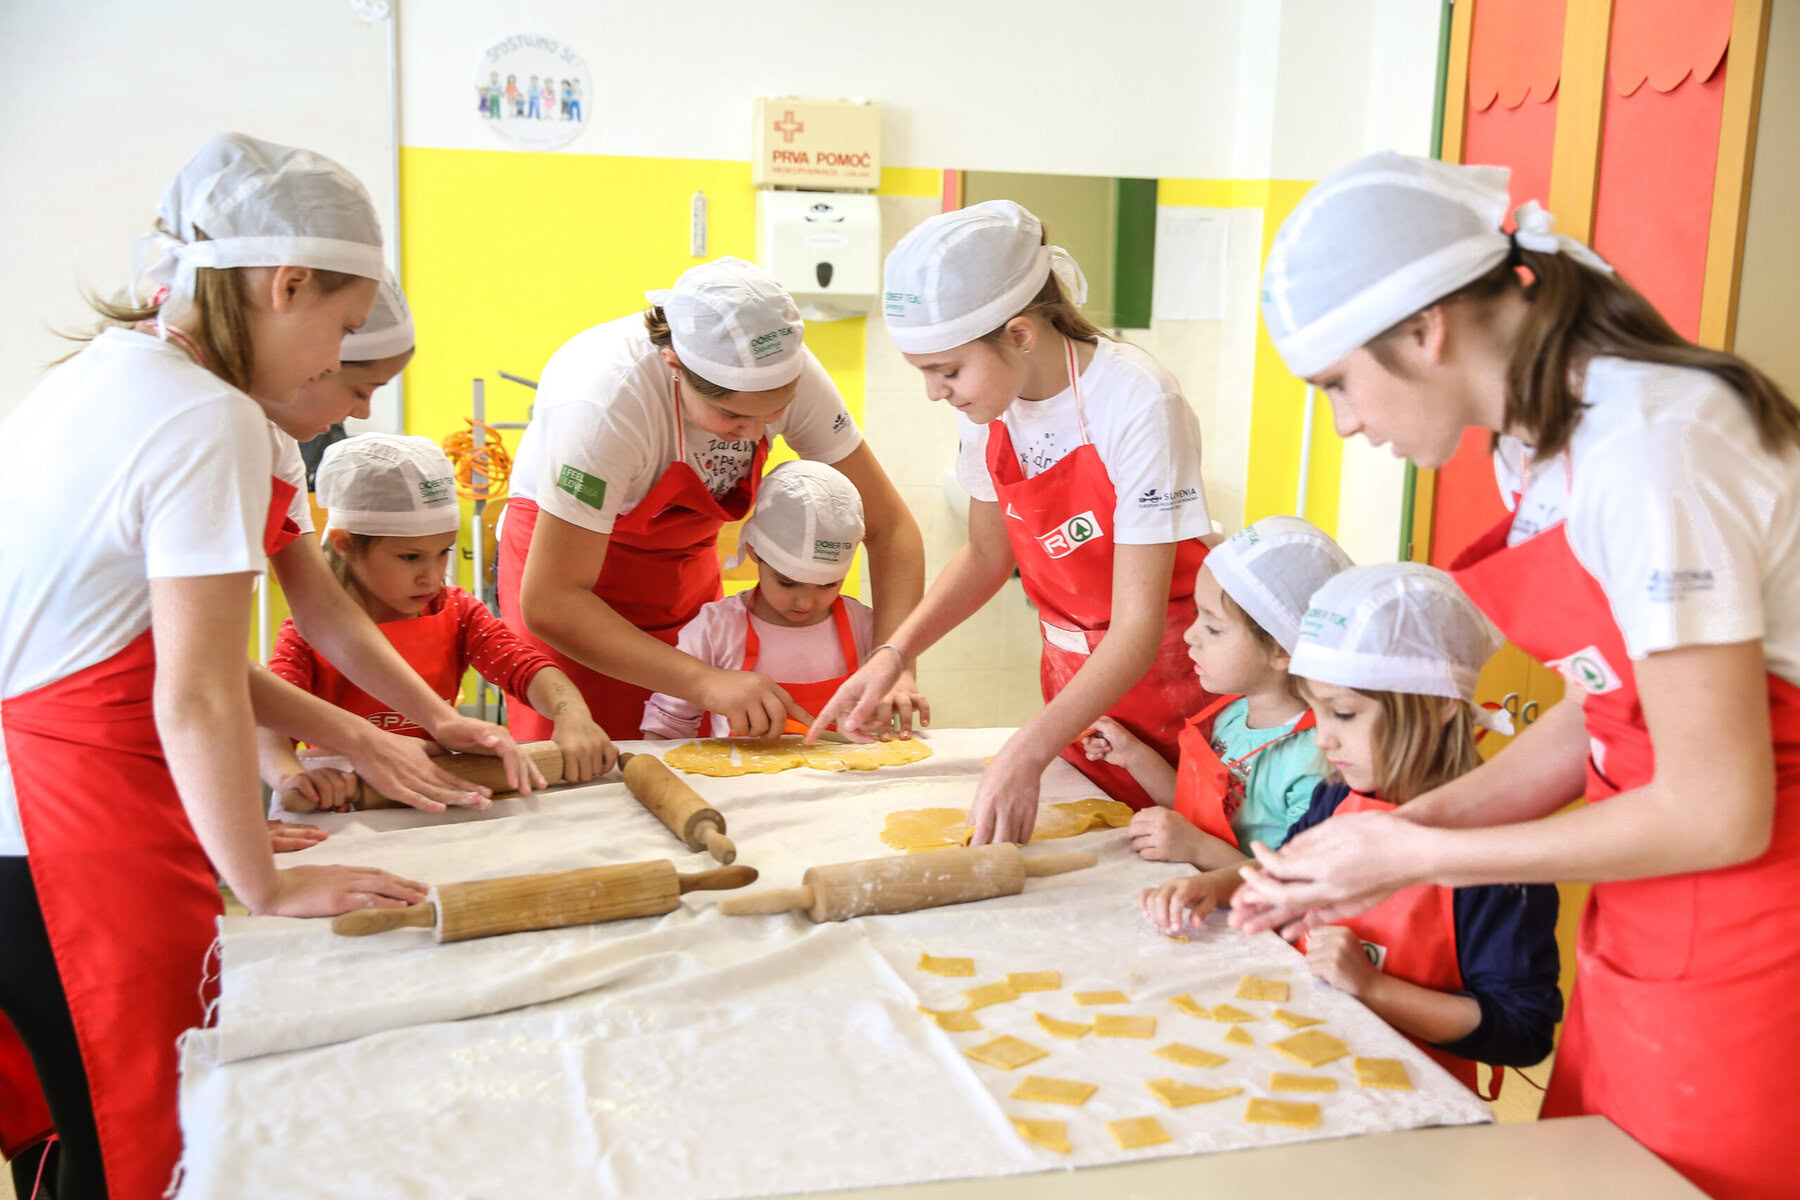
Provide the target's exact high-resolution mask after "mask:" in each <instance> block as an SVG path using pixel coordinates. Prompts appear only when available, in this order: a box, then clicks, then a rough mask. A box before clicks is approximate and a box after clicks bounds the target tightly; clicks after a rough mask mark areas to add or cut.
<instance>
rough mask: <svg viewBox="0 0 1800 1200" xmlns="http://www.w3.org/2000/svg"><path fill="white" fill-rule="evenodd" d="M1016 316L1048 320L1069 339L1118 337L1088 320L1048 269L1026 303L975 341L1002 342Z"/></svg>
mask: <svg viewBox="0 0 1800 1200" xmlns="http://www.w3.org/2000/svg"><path fill="white" fill-rule="evenodd" d="M1038 244H1039V245H1044V246H1047V245H1049V244H1050V233H1049V231H1048V230H1045V231H1043V232H1042V233H1041V234H1040V235H1039V239H1038ZM1020 317H1038V318H1040V319H1041V320H1044V321H1046V322H1048V323H1049V325H1050V327H1051V328H1052V329H1054V330H1056V332H1058V333H1060V334H1062V335H1063V336H1064V337H1066V338H1068V339H1069V340H1070V341H1075V342H1098V341H1099V340H1100V339H1101V338H1105V339H1106V340H1107V341H1109V342H1111V341H1116V340H1118V339H1116V338H1114V337H1113V336H1112V335H1111V334H1110V333H1108V332H1106V330H1104V329H1102V328H1100V327H1099V326H1098V325H1096V324H1094V323H1093V322H1092V321H1090V320H1088V317H1087V314H1086V313H1084V312H1082V311H1081V309H1080V308H1079V307H1078V306H1077V305H1076V303H1075V302H1074V301H1073V300H1071V299H1069V296H1068V294H1067V293H1066V292H1064V291H1063V290H1062V281H1061V280H1059V279H1057V277H1056V272H1055V271H1051V272H1050V275H1049V277H1048V278H1047V279H1045V280H1044V286H1043V287H1041V288H1039V289H1038V291H1037V295H1035V296H1033V297H1032V298H1031V302H1030V303H1029V304H1027V305H1026V306H1025V307H1024V308H1022V309H1020V310H1019V311H1018V312H1016V313H1014V314H1013V315H1012V316H1010V317H1008V318H1007V319H1006V320H1004V321H1002V322H1001V323H1000V324H999V326H998V327H996V328H994V329H991V330H989V331H988V332H987V333H984V334H982V335H981V337H979V338H977V339H976V340H977V341H981V342H987V343H989V344H991V345H995V346H998V345H1000V344H1002V340H1003V339H1004V338H1005V336H1006V327H1007V326H1008V325H1010V324H1012V323H1013V322H1014V321H1016V320H1018V319H1019V318H1020Z"/></svg>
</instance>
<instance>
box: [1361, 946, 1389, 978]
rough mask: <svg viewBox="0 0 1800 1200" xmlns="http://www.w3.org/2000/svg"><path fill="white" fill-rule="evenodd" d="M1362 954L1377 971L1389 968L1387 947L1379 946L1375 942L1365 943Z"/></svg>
mask: <svg viewBox="0 0 1800 1200" xmlns="http://www.w3.org/2000/svg"><path fill="white" fill-rule="evenodd" d="M1357 940H1358V941H1361V940H1362V939H1360V938H1358V939H1357ZM1362 952H1363V957H1364V958H1366V959H1368V960H1369V965H1370V966H1371V967H1374V968H1375V969H1376V970H1377V971H1379V970H1381V969H1382V968H1384V967H1386V966H1387V947H1386V946H1382V945H1379V944H1377V943H1375V942H1363V944H1362Z"/></svg>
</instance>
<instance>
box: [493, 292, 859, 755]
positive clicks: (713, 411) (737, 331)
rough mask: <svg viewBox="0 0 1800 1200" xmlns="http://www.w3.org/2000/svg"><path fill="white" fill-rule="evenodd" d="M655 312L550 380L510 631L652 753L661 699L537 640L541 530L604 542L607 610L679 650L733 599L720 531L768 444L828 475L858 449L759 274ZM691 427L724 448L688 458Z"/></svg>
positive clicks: (595, 345)
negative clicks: (687, 634) (530, 612)
mask: <svg viewBox="0 0 1800 1200" xmlns="http://www.w3.org/2000/svg"><path fill="white" fill-rule="evenodd" d="M645 299H647V300H648V301H649V302H650V304H651V305H652V307H651V309H650V310H649V311H648V312H646V313H643V314H639V315H638V316H634V317H625V318H621V319H619V320H616V321H609V322H607V323H605V324H603V325H598V326H595V327H594V328H592V329H589V330H586V331H584V332H582V333H580V334H577V335H576V336H575V337H574V338H571V339H570V340H569V341H568V342H567V343H565V344H564V345H563V346H562V348H561V349H559V350H558V351H557V352H556V354H555V355H554V356H552V358H551V360H550V362H549V363H548V364H547V365H546V366H545V368H544V371H543V377H542V378H541V379H540V380H539V385H538V394H537V407H536V409H535V411H534V414H533V417H532V423H531V426H530V428H528V429H527V430H526V431H525V435H524V437H523V438H522V439H521V441H520V444H519V458H518V464H517V471H516V474H517V476H518V486H516V487H515V489H514V499H513V500H512V501H511V503H510V504H509V505H508V509H507V512H506V515H505V521H504V523H503V526H502V531H501V535H500V556H499V582H500V612H501V616H502V617H503V618H504V619H505V620H506V622H507V624H509V625H511V626H512V627H513V628H514V629H515V630H517V631H518V632H519V633H521V634H523V635H525V636H526V637H527V638H529V639H530V640H531V642H532V644H533V645H535V646H537V647H538V648H540V649H542V650H544V651H545V652H546V653H547V654H549V656H550V657H551V659H552V660H553V661H554V662H555V663H556V664H557V665H558V666H559V667H561V668H562V669H563V670H564V671H565V672H566V673H567V674H568V675H569V677H570V678H571V679H573V680H574V681H575V683H576V685H577V686H578V687H579V688H580V690H581V693H582V695H583V696H584V697H586V699H587V702H588V707H589V708H590V709H592V711H593V715H594V717H595V719H596V720H598V721H599V722H600V724H601V726H602V727H603V728H605V729H606V731H607V732H608V733H609V734H611V735H612V736H613V737H615V738H635V737H637V736H639V733H640V730H641V724H640V722H641V720H642V717H643V712H644V704H645V701H646V700H648V699H649V698H650V695H651V690H650V689H648V688H643V687H638V686H635V685H632V684H628V683H624V682H622V681H620V680H617V679H613V678H609V677H608V676H607V675H606V674H605V673H604V671H603V670H600V669H595V667H592V666H589V665H588V664H596V665H599V666H604V664H605V663H606V662H607V661H608V654H609V652H610V650H611V648H610V647H608V646H606V645H603V644H600V643H598V642H597V641H595V640H594V638H593V637H592V636H590V637H589V638H587V639H586V640H583V639H582V637H581V635H580V633H579V632H574V633H571V634H570V638H571V641H573V642H574V643H576V645H575V646H574V648H575V649H576V651H577V654H578V655H579V660H578V659H577V655H565V654H562V653H559V652H558V651H557V650H555V649H552V648H551V647H549V646H548V645H547V644H545V643H544V642H542V641H541V640H540V639H538V638H535V637H533V636H532V635H531V633H530V631H529V630H528V629H527V628H526V627H525V620H524V614H523V612H522V610H521V605H520V593H521V590H522V587H523V581H524V576H525V560H526V557H527V555H528V553H529V552H530V550H531V543H532V535H533V533H534V532H535V531H536V528H537V524H538V519H539V515H540V514H541V513H549V514H550V515H551V516H552V517H554V518H555V519H556V520H558V521H560V522H562V523H563V524H565V525H568V526H571V527H572V529H571V530H569V531H559V532H564V533H565V534H566V535H568V536H578V535H579V534H581V533H587V534H601V535H605V536H606V537H607V538H608V539H609V540H608V542H607V545H606V551H605V558H604V560H603V562H602V564H601V568H600V571H599V574H598V577H597V578H596V579H595V580H594V581H593V583H592V585H591V590H592V593H593V595H594V596H595V597H596V598H597V599H598V600H599V601H600V602H601V605H600V606H594V607H595V610H597V609H598V608H600V607H604V608H610V609H611V610H612V611H613V612H615V613H617V614H618V615H619V616H621V617H623V618H624V619H625V620H626V621H628V622H629V623H630V624H631V625H632V626H634V627H636V628H637V629H639V630H641V631H643V632H644V633H647V634H649V635H650V636H651V637H653V638H655V639H656V640H658V641H661V642H663V643H664V644H666V645H670V646H673V645H676V643H677V640H678V636H679V634H680V631H681V627H682V626H683V625H685V624H687V622H688V621H690V620H692V619H693V617H694V616H695V614H697V613H698V612H699V611H700V609H701V608H702V607H703V606H705V605H706V604H708V603H710V602H712V601H714V600H717V599H719V598H720V596H721V595H722V588H721V580H720V565H719V556H718V549H717V541H718V534H719V529H720V527H721V526H723V525H725V524H728V523H732V522H737V521H741V520H743V519H744V518H745V516H746V515H747V514H748V513H749V512H750V510H751V508H752V506H753V505H754V504H755V502H756V496H757V489H758V488H759V487H760V486H761V484H762V472H763V467H764V466H765V464H766V463H767V460H768V454H769V444H770V437H771V436H772V435H774V434H779V435H780V436H781V437H782V439H783V440H784V441H785V442H787V444H788V445H789V446H790V447H791V448H792V449H793V450H794V452H795V453H796V454H797V455H798V456H799V457H800V458H801V459H805V460H811V461H817V462H837V461H840V460H842V459H844V458H846V457H847V456H849V455H851V454H853V453H855V452H856V451H857V450H858V449H859V447H860V446H861V442H862V435H861V434H860V433H859V432H858V431H857V428H856V424H855V422H854V421H852V420H851V419H850V414H849V412H848V411H847V410H846V409H845V408H844V404H843V398H842V397H841V396H839V395H838V393H837V389H836V387H835V386H834V385H833V384H832V383H831V380H830V378H829V377H828V376H827V375H826V374H825V371H824V368H823V367H821V366H820V365H819V363H818V360H817V359H815V358H813V357H812V356H811V354H810V353H809V352H808V351H807V350H806V347H805V346H804V344H803V336H804V330H805V322H804V321H802V320H801V318H800V312H799V309H798V308H797V307H796V306H795V304H794V300H793V297H791V296H789V295H788V294H787V292H786V291H785V290H783V288H782V287H781V285H780V284H779V283H777V282H776V281H775V280H774V279H773V278H772V277H771V276H770V275H769V274H768V273H767V272H765V271H763V270H762V269H761V268H759V267H757V266H756V265H755V264H753V263H748V262H744V261H742V260H739V259H735V258H730V257H726V258H721V259H718V260H716V261H714V262H710V263H705V264H703V265H701V266H698V267H693V268H690V269H689V270H687V271H684V272H683V273H682V274H681V276H680V278H678V279H677V280H676V281H675V286H674V287H673V288H671V289H668V290H663V291H655V292H648V293H646V294H645ZM665 380H667V381H668V382H667V383H666V384H665V382H664V381H665ZM690 423H692V424H693V425H694V427H695V428H696V429H697V430H699V431H700V432H702V433H705V434H708V435H710V437H711V442H710V444H709V443H705V442H700V443H699V444H696V445H690V439H689V437H688V425H689V424H690ZM696 441H697V439H696ZM653 464H654V466H653ZM652 469H653V470H654V476H653V477H651V478H647V477H646V476H648V475H650V472H651V471H652ZM573 582H575V581H573V580H561V581H559V583H558V584H557V585H555V586H565V585H567V584H570V583H573ZM582 582H584V583H585V581H582ZM565 602H566V603H572V604H576V605H579V604H580V603H581V601H580V600H579V599H578V598H576V597H572V596H571V597H566V598H565ZM740 682H742V681H740ZM758 691H759V692H761V693H762V694H761V695H760V696H759V697H758V699H759V700H760V701H762V702H765V703H766V702H767V701H769V700H770V699H772V696H771V695H770V694H769V693H768V692H767V691H764V690H763V689H761V688H759V689H758ZM690 699H691V698H690ZM521 718H522V722H523V723H522V724H521V725H520V726H519V728H520V731H521V736H536V735H537V731H538V730H540V729H541V727H542V722H541V719H540V718H536V717H533V716H532V715H531V714H529V713H524V714H521Z"/></svg>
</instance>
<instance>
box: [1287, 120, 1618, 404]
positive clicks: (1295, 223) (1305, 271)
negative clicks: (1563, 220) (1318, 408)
mask: <svg viewBox="0 0 1800 1200" xmlns="http://www.w3.org/2000/svg"><path fill="white" fill-rule="evenodd" d="M1510 175H1511V172H1510V171H1509V170H1508V169H1507V168H1505V167H1473V166H1459V165H1457V164H1455V163H1443V162H1437V161H1434V160H1432V159H1428V158H1409V157H1407V156H1405V155H1402V154H1395V153H1393V152H1391V151H1384V152H1382V153H1380V154H1371V155H1369V156H1368V157H1366V158H1361V159H1358V160H1357V161H1356V162H1353V163H1351V164H1350V165H1349V166H1347V167H1345V168H1344V169H1343V170H1341V171H1338V172H1336V173H1335V174H1332V175H1329V176H1327V177H1326V178H1324V179H1322V180H1320V181H1319V183H1318V184H1316V185H1315V186H1314V187H1313V189H1312V190H1311V191H1309V192H1307V193H1306V196H1305V198H1303V199H1302V200H1301V201H1300V205H1299V207H1297V208H1296V209H1294V211H1293V212H1292V213H1291V214H1289V216H1288V219H1287V220H1285V221H1283V222H1282V223H1281V229H1280V231H1279V232H1277V233H1276V235H1275V242H1274V244H1273V245H1272V246H1271V247H1270V249H1269V261H1268V264H1267V265H1266V266H1265V267H1264V268H1263V287H1262V309H1263V320H1264V322H1265V323H1266V324H1267V325H1268V327H1269V336H1270V337H1271V338H1273V339H1274V342H1275V348H1276V350H1278V351H1279V352H1280V354H1281V357H1282V360H1283V361H1284V362H1286V363H1287V367H1288V370H1290V371H1292V372H1293V373H1294V374H1295V375H1298V376H1300V377H1301V378H1302V379H1304V378H1307V377H1308V376H1312V375H1317V374H1318V373H1319V372H1320V371H1323V370H1324V369H1325V368H1326V367H1329V366H1330V365H1331V364H1332V363H1335V362H1337V361H1338V360H1339V359H1341V358H1343V357H1344V356H1345V355H1346V354H1348V353H1350V352H1351V351H1352V350H1355V349H1357V348H1358V347H1360V346H1363V345H1365V344H1367V343H1368V341H1369V340H1370V339H1371V338H1373V337H1375V336H1376V335H1377V334H1379V333H1382V332H1383V331H1385V330H1387V329H1389V328H1392V327H1393V326H1394V325H1397V324H1399V323H1400V322H1401V321H1404V320H1405V319H1406V318H1407V317H1410V316H1412V315H1413V314H1414V313H1416V312H1418V311H1419V310H1420V309H1423V308H1427V307H1429V306H1430V305H1431V304H1433V303H1435V302H1436V301H1438V300H1441V299H1443V298H1444V297H1445V296H1447V295H1449V294H1450V293H1451V292H1454V291H1455V290H1456V289H1457V288H1460V287H1462V286H1463V285H1464V284H1467V283H1472V282H1474V281H1475V280H1477V279H1479V278H1481V276H1483V275H1485V274H1487V273H1488V272H1489V271H1491V270H1493V269H1494V268H1495V267H1496V266H1498V265H1499V264H1500V263H1502V262H1504V261H1505V260H1506V258H1507V257H1508V255H1510V254H1511V253H1512V247H1513V243H1514V242H1515V241H1516V242H1517V243H1518V245H1520V246H1522V247H1524V248H1525V249H1527V250H1534V251H1538V252H1540V253H1544V254H1567V255H1570V256H1571V257H1573V258H1575V259H1577V260H1578V261H1580V262H1581V263H1582V264H1584V265H1586V266H1588V267H1592V268H1593V269H1594V270H1597V271H1604V272H1606V273H1608V274H1611V273H1612V267H1610V266H1609V265H1607V263H1606V261H1605V260H1604V259H1602V258H1601V257H1600V256H1599V255H1597V254H1595V253H1594V252H1593V251H1592V250H1590V249H1588V248H1587V247H1586V246H1584V245H1582V244H1581V243H1580V242H1578V241H1576V240H1575V239H1574V238H1570V237H1564V236H1563V235H1561V234H1556V233H1552V232H1551V231H1550V228H1551V225H1552V224H1553V223H1554V221H1555V218H1554V217H1552V216H1551V215H1550V214H1549V213H1547V212H1545V211H1544V210H1543V209H1542V208H1540V207H1538V204H1537V202H1536V201H1530V202H1528V203H1526V204H1523V205H1520V206H1519V207H1518V208H1517V209H1516V210H1514V213H1513V218H1514V220H1515V222H1516V223H1517V226H1518V232H1517V233H1516V234H1515V235H1514V236H1513V237H1512V238H1508V236H1507V235H1506V234H1505V233H1502V232H1501V230H1500V224H1501V222H1502V221H1504V220H1505V219H1506V209H1507V197H1506V181H1507V178H1508V177H1509V176H1510Z"/></svg>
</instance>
